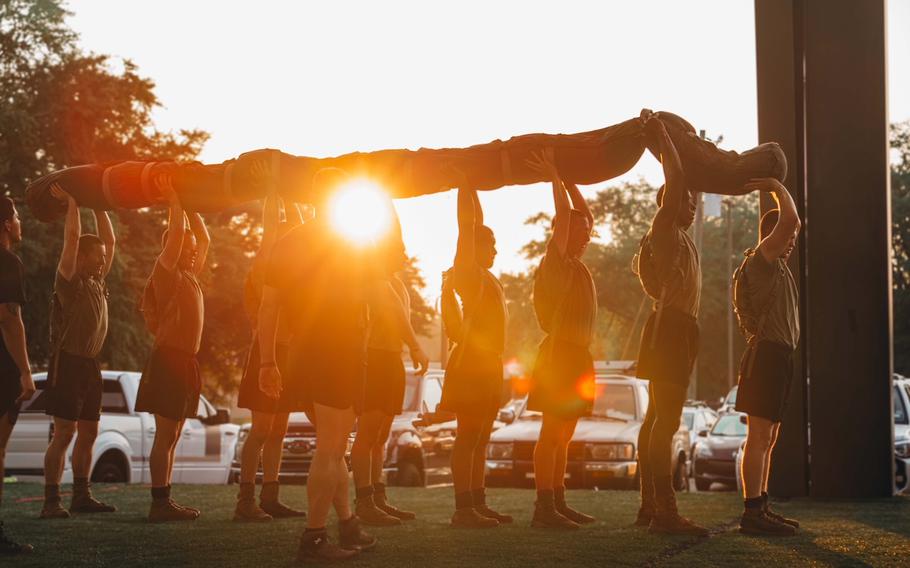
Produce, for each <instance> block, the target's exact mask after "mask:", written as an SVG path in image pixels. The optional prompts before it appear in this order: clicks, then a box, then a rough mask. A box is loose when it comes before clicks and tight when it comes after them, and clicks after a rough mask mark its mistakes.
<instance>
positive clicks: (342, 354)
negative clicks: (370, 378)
mask: <svg viewBox="0 0 910 568" xmlns="http://www.w3.org/2000/svg"><path fill="white" fill-rule="evenodd" d="M365 372H366V349H365V348H364V346H363V343H362V342H360V341H353V340H351V341H349V342H348V343H346V344H344V345H328V346H326V345H322V346H320V345H314V344H311V343H308V342H307V341H305V340H302V339H297V338H295V339H293V340H291V346H290V349H289V351H288V373H287V375H288V379H287V380H286V381H285V384H284V385H283V388H284V389H287V390H288V391H289V393H288V396H291V397H293V399H294V400H297V401H302V402H303V404H304V406H305V409H306V410H310V409H311V408H313V405H315V404H319V405H321V406H327V407H329V408H335V409H338V410H346V409H348V408H353V409H354V410H355V411H359V407H360V404H361V402H362V401H363V381H364V375H365ZM314 415H315V414H314Z"/></svg>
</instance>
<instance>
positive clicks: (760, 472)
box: [742, 416, 774, 499]
mask: <svg viewBox="0 0 910 568" xmlns="http://www.w3.org/2000/svg"><path fill="white" fill-rule="evenodd" d="M773 430H774V424H773V423H772V422H771V421H770V420H767V419H765V418H759V417H758V416H750V417H749V433H748V434H747V436H746V445H745V447H744V448H743V463H742V480H743V497H745V498H746V499H755V498H757V497H761V493H762V487H763V483H764V481H765V479H764V477H765V472H766V465H767V464H766V462H767V461H769V460H768V450H769V448H770V446H771V436H772V431H773Z"/></svg>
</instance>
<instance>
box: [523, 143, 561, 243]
mask: <svg viewBox="0 0 910 568" xmlns="http://www.w3.org/2000/svg"><path fill="white" fill-rule="evenodd" d="M532 156H533V157H532V159H530V160H527V161H526V163H527V164H528V167H530V168H531V169H532V170H534V171H536V172H539V173H541V174H542V175H544V176H546V177H547V178H549V179H550V182H551V183H552V185H553V204H554V206H555V208H556V213H555V215H554V217H553V235H552V236H551V237H550V242H551V243H556V248H557V250H559V254H560V255H562V256H565V254H566V249H567V248H568V246H569V222H570V220H571V209H572V205H571V204H570V203H569V196H568V195H566V188H565V185H564V184H563V182H562V178H560V177H559V171H558V170H557V169H556V162H555V160H554V155H553V149H552V148H547V149H546V150H545V151H543V152H534V153H533V154H532Z"/></svg>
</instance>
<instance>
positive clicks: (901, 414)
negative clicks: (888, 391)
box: [891, 386, 908, 424]
mask: <svg viewBox="0 0 910 568" xmlns="http://www.w3.org/2000/svg"><path fill="white" fill-rule="evenodd" d="M891 398H892V400H893V401H894V423H895V424H907V422H908V420H907V409H906V408H905V407H904V401H903V399H902V398H901V393H900V390H899V389H898V387H897V386H895V387H894V396H892V397H891Z"/></svg>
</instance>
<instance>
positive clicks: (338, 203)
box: [329, 179, 391, 244]
mask: <svg viewBox="0 0 910 568" xmlns="http://www.w3.org/2000/svg"><path fill="white" fill-rule="evenodd" d="M330 207H331V208H330V211H329V216H330V219H331V223H332V226H333V227H334V228H335V230H336V231H338V232H339V233H341V234H342V235H344V236H345V238H347V239H350V240H352V241H354V242H355V243H357V244H368V243H370V242H372V241H374V240H376V239H377V238H378V237H380V236H381V235H382V234H383V233H385V232H386V231H387V230H388V228H389V225H390V223H391V210H390V207H391V203H390V201H389V199H388V198H387V197H386V196H385V195H384V193H383V190H382V188H380V187H379V186H377V185H376V184H375V183H373V182H371V181H369V180H363V179H358V180H353V181H351V182H350V183H348V184H346V185H345V186H343V187H342V188H340V189H339V190H338V193H337V194H336V195H335V197H334V198H333V199H332V203H331V206H330Z"/></svg>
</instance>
